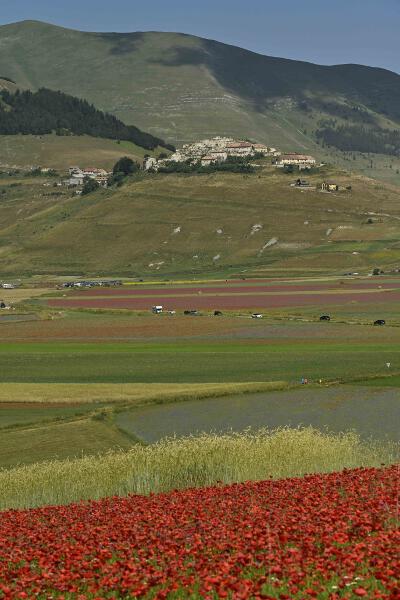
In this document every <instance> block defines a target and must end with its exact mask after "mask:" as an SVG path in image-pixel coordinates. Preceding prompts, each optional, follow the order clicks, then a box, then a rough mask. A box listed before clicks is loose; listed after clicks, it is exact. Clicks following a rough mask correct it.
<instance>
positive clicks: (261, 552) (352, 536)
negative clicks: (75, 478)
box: [0, 466, 400, 600]
mask: <svg viewBox="0 0 400 600" xmlns="http://www.w3.org/2000/svg"><path fill="white" fill-rule="evenodd" d="M399 483H400V469H399V467H398V466H392V467H386V468H382V469H356V470H347V471H344V472H341V473H333V474H329V475H312V476H308V477H304V478H301V479H300V478H297V479H287V480H281V481H266V482H258V483H246V484H238V485H232V486H216V487H213V488H207V489H196V490H194V489H193V490H187V491H184V492H173V493H169V494H162V495H154V496H150V497H141V496H130V497H127V498H109V499H105V500H101V501H96V502H90V503H81V504H75V505H71V506H62V507H47V508H40V509H35V510H28V511H15V510H13V511H7V512H3V513H0V598H2V599H7V600H8V599H11V598H13V599H14V598H28V599H32V598H43V599H44V598H46V599H47V598H57V599H64V600H66V599H72V598H73V599H75V598H76V599H80V600H86V599H96V600H100V599H105V598H149V599H150V598H157V599H162V598H171V599H172V598H174V599H175V598H210V599H211V598H232V599H238V600H239V599H247V598H254V599H257V598H259V599H261V598H264V599H276V598H278V599H281V600H291V599H299V600H300V599H303V598H321V599H329V600H337V599H339V598H347V599H353V598H359V597H365V598H368V599H371V598H373V599H378V598H380V599H382V598H389V599H392V600H395V599H399V598H400V587H399V586H398V583H397V580H398V575H399V569H400V564H399V551H398V549H399V547H400V533H399V529H398V519H399V515H398V509H399Z"/></svg>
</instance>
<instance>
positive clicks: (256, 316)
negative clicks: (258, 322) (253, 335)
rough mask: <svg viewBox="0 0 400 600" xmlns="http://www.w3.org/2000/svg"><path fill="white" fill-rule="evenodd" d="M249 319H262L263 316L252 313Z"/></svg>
mask: <svg viewBox="0 0 400 600" xmlns="http://www.w3.org/2000/svg"><path fill="white" fill-rule="evenodd" d="M251 318H252V319H262V318H263V315H262V314H261V313H253V314H252V315H251Z"/></svg>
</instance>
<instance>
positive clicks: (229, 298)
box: [48, 278, 400, 310]
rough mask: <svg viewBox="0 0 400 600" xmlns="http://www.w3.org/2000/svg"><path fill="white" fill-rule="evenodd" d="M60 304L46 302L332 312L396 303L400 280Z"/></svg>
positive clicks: (96, 297)
mask: <svg viewBox="0 0 400 600" xmlns="http://www.w3.org/2000/svg"><path fill="white" fill-rule="evenodd" d="M64 296H66V297H64V298H60V299H58V298H54V299H53V298H52V299H50V300H48V306H50V307H52V308H103V309H130V310H143V309H150V308H151V306H154V305H162V306H163V307H164V308H165V309H166V310H167V309H168V310H175V309H185V308H186V309H206V310H212V309H227V310H244V309H247V310H251V309H264V310H269V309H275V308H283V309H285V308H290V307H302V306H315V307H324V306H331V305H333V306H335V305H339V306H340V305H348V304H352V303H357V304H360V303H364V302H366V303H370V304H371V303H377V304H380V303H390V302H398V301H400V278H397V279H394V280H392V281H385V280H383V281H382V280H381V279H380V278H371V279H369V280H350V281H349V280H332V281H325V282H317V283H312V282H304V283H303V282H300V283H297V282H295V281H292V282H288V283H285V282H283V283H280V282H274V281H272V282H269V281H268V282H265V281H262V280H259V281H249V282H242V283H241V284H239V283H237V282H235V281H228V280H227V281H226V283H223V284H219V285H214V286H210V285H207V284H205V285H203V284H201V283H199V284H198V285H197V286H184V285H179V286H176V287H175V286H173V285H166V286H164V287H161V288H157V287H155V286H148V287H147V286H144V285H143V286H140V287H138V286H136V287H131V288H130V289H127V288H122V289H118V288H117V289H89V290H85V291H81V292H80V291H76V290H73V291H71V292H69V293H68V294H64Z"/></svg>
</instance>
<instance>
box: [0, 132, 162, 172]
mask: <svg viewBox="0 0 400 600" xmlns="http://www.w3.org/2000/svg"><path fill="white" fill-rule="evenodd" d="M0 140H1V141H0V168H10V167H11V168H15V167H19V168H23V169H26V168H32V167H37V166H41V167H49V168H52V169H59V170H65V169H66V168H67V167H69V166H72V165H79V166H80V167H82V168H84V167H92V166H96V167H98V168H105V169H111V167H112V166H113V165H114V164H115V163H116V162H117V160H118V159H120V158H121V156H123V155H124V156H129V157H130V158H132V159H133V160H135V161H141V160H142V159H143V156H144V155H145V154H152V155H153V154H157V152H158V151H159V152H161V151H162V149H161V148H159V149H157V150H156V151H155V152H149V151H148V150H145V149H144V148H140V147H139V146H136V145H135V144H132V143H131V142H121V143H118V142H116V141H114V140H105V139H102V138H93V137H90V136H87V135H83V136H66V137H63V136H57V135H41V136H36V135H3V136H1V137H0Z"/></svg>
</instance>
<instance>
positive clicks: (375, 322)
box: [374, 319, 386, 325]
mask: <svg viewBox="0 0 400 600" xmlns="http://www.w3.org/2000/svg"><path fill="white" fill-rule="evenodd" d="M374 325H386V321H385V319H377V320H376V321H374Z"/></svg>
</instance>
